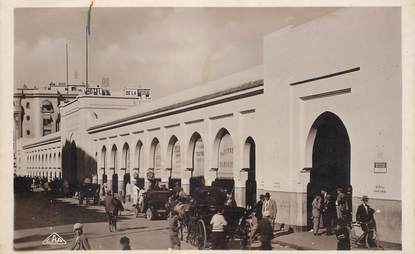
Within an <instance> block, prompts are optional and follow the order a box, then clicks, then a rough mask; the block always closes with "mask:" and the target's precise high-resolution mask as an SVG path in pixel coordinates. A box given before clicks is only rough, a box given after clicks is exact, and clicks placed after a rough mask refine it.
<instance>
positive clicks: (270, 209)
mask: <svg viewBox="0 0 415 254" xmlns="http://www.w3.org/2000/svg"><path fill="white" fill-rule="evenodd" d="M262 215H263V216H269V218H270V219H271V221H272V229H274V225H275V220H276V218H277V202H276V201H275V200H273V199H271V195H270V194H269V192H267V193H265V200H264V203H263V204H262Z"/></svg>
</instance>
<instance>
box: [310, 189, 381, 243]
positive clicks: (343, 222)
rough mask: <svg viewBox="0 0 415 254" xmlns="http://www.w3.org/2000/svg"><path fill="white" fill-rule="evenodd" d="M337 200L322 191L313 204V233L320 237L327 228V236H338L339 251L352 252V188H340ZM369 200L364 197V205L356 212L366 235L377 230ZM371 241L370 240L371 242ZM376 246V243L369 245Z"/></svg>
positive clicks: (357, 219) (337, 190) (373, 211)
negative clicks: (372, 230)
mask: <svg viewBox="0 0 415 254" xmlns="http://www.w3.org/2000/svg"><path fill="white" fill-rule="evenodd" d="M336 192H337V195H336V198H335V199H334V198H332V197H331V195H330V194H329V193H327V191H326V190H324V189H322V190H321V192H320V193H319V194H317V195H316V196H315V197H314V200H313V202H312V220H313V233H314V235H315V236H318V235H319V230H320V229H321V228H325V229H326V231H325V233H326V234H327V235H330V234H334V233H335V234H336V237H337V240H338V244H337V249H338V250H350V230H351V228H352V220H353V216H352V212H353V210H352V187H351V186H348V187H347V188H346V191H344V190H343V188H341V187H338V188H337V189H336ZM368 202H369V198H368V197H367V196H363V197H362V204H361V205H359V207H358V208H357V211H356V221H357V222H358V223H359V224H360V225H361V228H362V230H363V232H364V234H368V233H369V231H370V230H371V229H376V222H375V218H374V213H375V210H374V209H373V208H371V207H370V206H369V205H368ZM334 229H335V230H334ZM369 241H370V240H369ZM369 244H371V245H375V243H372V242H371V243H369Z"/></svg>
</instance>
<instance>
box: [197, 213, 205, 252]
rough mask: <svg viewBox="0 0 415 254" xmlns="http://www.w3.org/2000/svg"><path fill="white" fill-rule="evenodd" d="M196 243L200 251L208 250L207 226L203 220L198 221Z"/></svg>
mask: <svg viewBox="0 0 415 254" xmlns="http://www.w3.org/2000/svg"><path fill="white" fill-rule="evenodd" d="M196 241H197V248H198V249H199V250H203V249H206V241H207V239H206V226H205V222H204V221H203V220H202V219H199V220H198V221H197V231H196Z"/></svg>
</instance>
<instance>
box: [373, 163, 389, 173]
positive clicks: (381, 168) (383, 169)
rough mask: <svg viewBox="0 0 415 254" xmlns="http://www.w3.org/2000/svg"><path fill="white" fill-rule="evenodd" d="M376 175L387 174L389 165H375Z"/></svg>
mask: <svg viewBox="0 0 415 254" xmlns="http://www.w3.org/2000/svg"><path fill="white" fill-rule="evenodd" d="M374 169H375V173H386V172H387V164H386V162H375V163H374Z"/></svg>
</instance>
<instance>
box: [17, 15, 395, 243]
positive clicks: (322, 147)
mask: <svg viewBox="0 0 415 254" xmlns="http://www.w3.org/2000/svg"><path fill="white" fill-rule="evenodd" d="M362 20H364V22H362ZM400 24H401V23H400V9H399V8H345V9H341V10H337V11H335V12H332V13H330V14H328V15H325V16H322V17H319V18H317V19H314V20H311V21H309V22H307V23H304V24H301V25H298V26H295V27H286V28H284V29H282V30H279V31H276V32H274V33H271V34H269V35H267V36H266V37H265V38H264V50H263V64H262V65H260V66H257V67H253V68H251V69H249V70H246V71H244V72H241V73H237V74H234V75H231V76H228V77H225V78H222V79H220V80H216V81H212V82H209V83H207V84H205V85H203V86H198V87H196V88H193V89H190V90H186V91H183V92H180V93H177V94H174V95H171V96H168V97H165V98H162V99H158V100H153V101H151V102H150V103H147V104H144V105H143V104H141V105H138V104H137V103H136V100H135V99H133V98H130V99H128V98H121V97H120V98H117V97H108V98H103V97H91V96H79V97H78V98H77V99H75V100H74V101H72V102H71V103H68V104H65V105H64V106H62V107H61V121H62V122H61V129H60V135H58V136H59V137H60V149H61V151H62V159H63V160H65V159H64V158H63V157H66V158H67V159H66V160H67V161H68V163H67V164H66V165H64V164H65V162H64V161H62V163H61V164H59V165H62V167H63V169H64V172H63V177H64V178H67V179H68V180H70V181H72V182H74V183H75V182H81V181H82V180H83V179H84V178H86V177H91V178H93V179H94V181H95V182H98V183H104V182H107V183H108V185H109V186H110V188H111V189H112V190H113V191H119V190H121V189H122V188H125V184H126V182H129V181H130V182H131V181H132V179H136V180H137V181H138V183H139V184H141V185H143V186H146V187H147V186H148V185H149V184H150V182H149V181H148V178H149V177H152V178H154V179H158V180H159V181H161V182H162V183H164V184H166V185H168V184H172V183H175V182H179V183H180V184H181V185H182V186H183V187H184V189H185V190H186V191H187V192H192V190H193V189H194V188H196V187H197V186H199V185H202V184H203V185H219V186H223V187H224V188H227V189H229V191H232V192H233V193H234V195H235V199H236V201H237V203H238V205H241V206H244V205H251V204H253V203H255V202H256V200H257V196H258V195H259V194H261V193H264V192H270V193H271V195H272V197H273V198H274V199H275V200H276V201H277V206H278V214H277V221H278V222H279V223H284V224H286V225H287V226H290V227H292V228H294V229H295V230H305V229H306V228H307V226H308V225H310V223H311V222H310V221H309V219H308V218H309V217H310V213H311V207H310V202H311V198H312V197H313V196H314V195H315V194H316V193H317V192H319V191H320V189H321V188H325V189H327V190H329V191H333V190H334V189H335V188H336V187H338V186H343V187H345V186H348V185H351V186H352V187H353V209H354V210H356V208H357V206H358V204H359V203H360V198H361V197H362V196H363V195H368V196H369V197H370V198H371V204H372V206H373V207H375V208H377V209H379V210H380V211H381V213H378V214H376V215H375V216H376V219H377V226H378V232H379V233H378V235H379V238H380V239H381V240H383V241H387V242H392V243H397V244H400V243H401V210H402V208H401V200H402V197H401V184H400V183H401V172H402V170H403V169H402V165H401V154H402V132H401V129H402V112H401V105H402V98H401V92H402V80H401V79H402V77H401V41H400V37H401V35H400V33H401V31H400ZM57 143H58V142H57ZM25 145H26V148H27V149H29V147H30V149H34V148H35V147H40V145H39V146H38V145H36V143H33V142H32V143H31V144H25ZM27 149H26V150H25V149H22V150H21V154H22V156H23V159H25V158H27V151H29V150H27ZM35 157H36V155H35ZM48 158H50V156H48ZM52 158H53V156H52ZM24 163H27V161H26V162H24ZM58 163H59V162H58ZM29 164H30V163H29ZM29 164H27V165H29ZM65 171H66V172H67V173H65ZM65 174H66V175H65Z"/></svg>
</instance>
